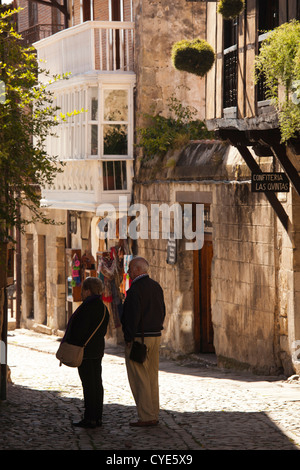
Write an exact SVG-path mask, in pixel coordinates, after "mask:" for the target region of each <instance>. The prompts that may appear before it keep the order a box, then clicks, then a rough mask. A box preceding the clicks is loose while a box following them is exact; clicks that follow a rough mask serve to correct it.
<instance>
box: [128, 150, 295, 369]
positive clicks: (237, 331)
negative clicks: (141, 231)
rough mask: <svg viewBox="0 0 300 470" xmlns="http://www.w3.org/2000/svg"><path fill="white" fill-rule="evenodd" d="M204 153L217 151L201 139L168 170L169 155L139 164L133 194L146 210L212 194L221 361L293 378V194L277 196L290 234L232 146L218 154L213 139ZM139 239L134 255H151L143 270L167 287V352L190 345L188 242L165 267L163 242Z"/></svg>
mask: <svg viewBox="0 0 300 470" xmlns="http://www.w3.org/2000/svg"><path fill="white" fill-rule="evenodd" d="M211 151H212V152H213V154H215V155H218V158H216V159H214V158H213V156H212V154H211V157H210V158H208V157H207V155H208V154H207V152H205V151H203V147H202V146H200V145H199V146H198V147H197V146H195V145H193V144H191V145H190V146H189V147H187V148H186V149H185V150H184V151H183V152H182V154H181V155H179V156H178V155H177V157H176V158H177V165H175V167H174V168H172V170H170V168H169V169H167V168H166V162H167V161H168V158H170V154H169V155H167V156H166V158H165V159H163V160H162V161H161V162H160V169H159V170H156V171H155V168H157V167H158V165H157V162H155V161H153V162H152V164H150V163H148V164H145V163H143V164H142V165H141V168H140V171H139V173H138V175H137V178H136V182H135V184H134V201H135V202H140V203H142V204H145V205H146V207H147V209H148V214H150V206H151V204H152V203H156V204H161V203H162V202H164V203H166V204H169V205H172V204H173V203H174V202H176V194H178V193H179V192H180V193H181V194H182V193H184V192H187V194H193V193H194V194H195V195H197V194H201V193H205V192H210V193H211V194H212V203H211V205H210V213H211V221H212V244H213V261H212V272H211V283H212V288H211V309H212V322H213V330H214V347H215V351H216V354H217V357H218V361H219V365H221V366H224V367H233V368H241V369H246V370H251V371H253V372H256V373H263V374H278V373H282V372H284V373H285V374H287V375H290V374H292V373H293V371H294V370H295V363H294V364H293V363H292V358H291V344H292V343H293V341H294V340H295V339H297V338H298V339H299V326H300V325H299V323H300V322H299V311H298V306H297V298H299V284H298V287H297V279H298V280H299V276H298V273H299V266H298V264H297V259H298V258H297V255H296V254H297V248H296V247H298V246H299V243H298V241H297V240H298V239H297V237H298V235H297V233H298V226H299V204H295V202H293V201H295V200H296V199H295V196H296V195H295V194H293V192H291V193H289V194H288V195H286V196H285V195H281V196H279V197H281V199H282V203H283V204H284V206H285V208H286V210H287V212H288V213H289V216H290V219H291V222H292V223H293V224H294V225H293V231H294V233H293V234H292V233H291V231H290V232H289V234H288V233H287V232H286V231H285V230H284V228H283V227H282V226H281V223H280V221H279V220H278V219H277V216H276V214H275V212H274V211H273V209H272V208H271V206H270V204H269V203H268V201H267V199H266V198H265V196H264V194H259V193H252V192H251V183H250V179H251V175H250V172H249V170H248V169H247V167H246V165H245V164H244V163H243V160H242V158H241V157H239V156H238V153H236V152H235V151H234V152H233V151H232V150H229V151H227V150H225V151H223V153H222V152H221V151H220V148H218V147H217V145H216V144H212V145H211ZM189 152H192V153H193V155H194V157H193V159H192V160H191V161H190V160H189V158H183V155H184V156H186V155H188V154H189ZM197 152H198V153H197ZM183 161H185V162H186V166H184V164H183ZM178 162H182V166H181V167H179V166H178ZM191 162H192V167H189V164H190V163H191ZM215 165H217V167H216V166H215ZM268 165H272V162H271V160H270V161H268V159H266V158H265V159H264V171H268ZM216 170H217V171H216ZM269 171H270V170H269ZM190 172H191V173H193V174H194V181H193V180H192V179H191V177H190V180H189V181H188V180H186V181H184V178H183V177H182V175H185V177H187V176H190ZM201 174H202V175H204V176H203V177H202V178H203V179H202V181H201ZM150 175H151V177H150ZM213 175H215V178H213ZM185 179H186V178H185ZM196 179H198V181H196ZM285 198H286V201H285ZM293 198H294V199H293ZM149 224H150V221H149ZM137 246H138V254H139V255H141V256H144V257H146V258H147V259H148V261H149V262H150V267H151V273H150V274H151V275H152V276H153V277H154V278H155V279H156V280H157V281H158V282H160V283H161V285H162V287H163V289H164V292H165V298H166V306H167V318H166V322H165V330H164V332H163V346H164V348H165V350H173V351H176V352H177V353H180V352H181V353H190V352H193V351H194V348H195V341H194V328H195V325H194V320H195V318H194V291H193V289H194V287H193V256H192V252H187V251H186V250H185V240H182V241H179V243H178V260H177V263H176V264H175V265H168V264H167V263H166V254H167V241H166V240H162V239H159V240H151V237H150V235H149V237H148V239H147V240H142V239H139V240H138V241H137ZM299 352H300V351H299Z"/></svg>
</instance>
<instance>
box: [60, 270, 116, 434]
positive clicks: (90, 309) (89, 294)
mask: <svg viewBox="0 0 300 470" xmlns="http://www.w3.org/2000/svg"><path fill="white" fill-rule="evenodd" d="M101 293H102V282H101V281H100V279H98V278H96V277H88V278H86V279H85V280H84V281H83V284H82V290H81V297H82V300H83V302H82V304H81V305H80V307H78V309H77V310H76V311H75V312H74V313H73V315H72V316H71V318H70V321H69V324H68V326H67V330H66V333H65V336H64V338H63V341H67V342H68V343H70V344H75V345H78V346H83V345H84V344H85V342H86V341H87V340H88V338H89V337H90V336H91V334H92V333H93V332H94V331H95V329H96V328H97V326H98V325H99V324H100V322H101V321H102V319H103V321H102V323H101V326H100V327H99V328H98V330H97V331H96V333H95V334H94V336H93V337H92V338H91V340H90V341H89V342H88V344H87V345H86V347H85V349H84V355H83V361H82V363H81V365H80V366H79V367H78V372H79V376H80V379H81V383H82V388H83V396H84V407H85V411H84V418H83V419H82V420H81V421H79V422H75V423H73V425H74V426H77V427H82V428H95V427H96V426H101V424H102V410H103V385H102V366H101V362H102V357H103V354H104V346H105V343H104V336H105V334H106V331H107V325H108V320H109V314H108V311H107V309H106V307H105V306H104V304H103V302H102V300H101Z"/></svg>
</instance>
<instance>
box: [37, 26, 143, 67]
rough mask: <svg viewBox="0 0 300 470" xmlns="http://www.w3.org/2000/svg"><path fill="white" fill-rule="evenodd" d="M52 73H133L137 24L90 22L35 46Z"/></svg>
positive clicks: (65, 30)
mask: <svg viewBox="0 0 300 470" xmlns="http://www.w3.org/2000/svg"><path fill="white" fill-rule="evenodd" d="M34 47H35V48H36V50H37V51H38V58H39V59H40V60H41V61H45V64H46V68H47V69H48V70H50V71H51V73H52V74H61V73H71V74H72V76H73V75H77V74H83V73H87V72H93V71H105V72H117V71H118V72H133V70H134V63H133V61H134V23H132V22H121V21H87V22H85V23H82V24H79V25H77V26H73V27H72V28H68V29H64V30H63V31H60V32H59V33H56V34H54V35H52V36H49V37H47V38H45V39H43V40H41V41H39V42H37V43H35V44H34Z"/></svg>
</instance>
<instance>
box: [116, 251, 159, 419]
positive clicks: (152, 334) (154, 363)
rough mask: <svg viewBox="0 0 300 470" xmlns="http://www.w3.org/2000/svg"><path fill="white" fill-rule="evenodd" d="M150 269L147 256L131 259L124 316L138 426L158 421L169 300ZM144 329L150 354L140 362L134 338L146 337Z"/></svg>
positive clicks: (127, 361)
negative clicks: (133, 357)
mask: <svg viewBox="0 0 300 470" xmlns="http://www.w3.org/2000/svg"><path fill="white" fill-rule="evenodd" d="M148 270H149V264H148V262H147V261H146V260H145V259H144V258H141V257H136V258H133V260H132V261H131V262H130V264H129V271H128V272H129V276H130V278H131V280H132V284H131V287H130V289H129V290H128V291H127V296H126V299H125V302H124V308H123V315H122V318H121V322H122V327H123V333H124V339H125V344H126V346H125V360H126V368H127V374H128V380H129V384H130V387H131V391H132V394H133V397H134V400H135V403H136V406H137V413H138V418H139V419H138V421H137V422H132V423H130V426H136V427H143V426H154V425H156V424H158V415H159V389H158V367H159V347H160V341H161V330H162V329H163V322H164V318H165V303H164V295H163V290H162V288H161V286H160V285H159V284H158V282H156V281H154V280H153V279H151V278H150V277H149V275H148ZM142 332H144V343H145V344H146V346H147V358H146V360H145V362H144V363H142V364H140V363H138V362H135V361H132V360H131V359H130V357H129V356H130V351H131V347H132V343H133V341H140V342H141V341H142Z"/></svg>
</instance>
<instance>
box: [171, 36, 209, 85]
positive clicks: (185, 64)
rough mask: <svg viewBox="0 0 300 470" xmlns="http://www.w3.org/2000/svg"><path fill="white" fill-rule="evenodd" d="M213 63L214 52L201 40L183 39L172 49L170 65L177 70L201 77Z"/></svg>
mask: <svg viewBox="0 0 300 470" xmlns="http://www.w3.org/2000/svg"><path fill="white" fill-rule="evenodd" d="M214 61H215V52H214V50H213V48H212V47H211V46H210V44H208V43H207V42H206V41H204V40H203V39H193V40H187V39H183V40H182V41H178V42H176V43H175V44H174V45H173V47H172V63H173V66H174V67H175V69H177V70H181V71H184V72H189V73H193V74H195V75H198V76H200V77H203V76H204V75H205V74H206V73H207V72H208V71H209V70H210V69H211V67H212V66H213V63H214Z"/></svg>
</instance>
